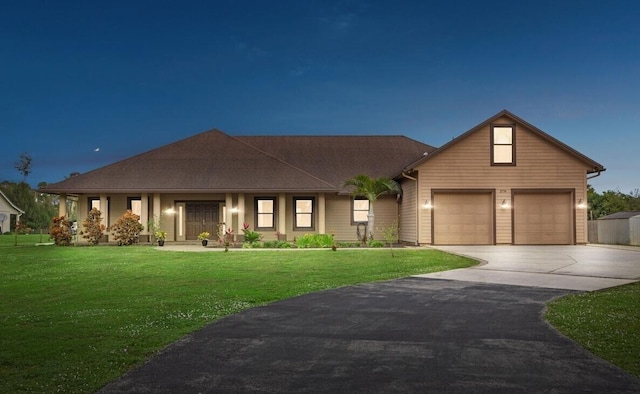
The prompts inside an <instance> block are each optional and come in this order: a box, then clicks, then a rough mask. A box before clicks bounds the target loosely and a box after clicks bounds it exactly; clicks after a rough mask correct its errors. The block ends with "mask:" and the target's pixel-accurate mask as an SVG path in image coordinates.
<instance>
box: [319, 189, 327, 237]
mask: <svg viewBox="0 0 640 394" xmlns="http://www.w3.org/2000/svg"><path fill="white" fill-rule="evenodd" d="M325 219H326V211H325V198H324V193H319V194H318V234H326V233H327V229H326V221H325Z"/></svg>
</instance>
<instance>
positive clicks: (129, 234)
mask: <svg viewBox="0 0 640 394" xmlns="http://www.w3.org/2000/svg"><path fill="white" fill-rule="evenodd" d="M143 229H144V226H143V225H142V224H141V223H140V216H138V215H136V214H135V213H133V212H131V210H130V209H128V210H127V211H126V212H125V213H124V214H123V215H122V216H120V217H119V218H118V220H116V222H115V223H114V224H113V225H112V226H111V227H110V231H112V232H113V235H114V239H115V240H116V241H118V245H132V244H133V243H135V242H136V240H137V239H138V236H139V235H140V232H141V231H142V230H143Z"/></svg>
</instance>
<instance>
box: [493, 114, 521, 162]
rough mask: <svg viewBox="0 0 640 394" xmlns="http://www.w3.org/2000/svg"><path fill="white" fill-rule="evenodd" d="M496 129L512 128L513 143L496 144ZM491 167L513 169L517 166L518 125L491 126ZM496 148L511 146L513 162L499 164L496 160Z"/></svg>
mask: <svg viewBox="0 0 640 394" xmlns="http://www.w3.org/2000/svg"><path fill="white" fill-rule="evenodd" d="M496 128H510V129H511V143H510V144H503V143H496V142H495V129H496ZM490 134H491V141H490V144H491V165H492V166H497V167H513V166H515V165H516V125H515V124H492V125H491V133H490ZM496 146H511V161H510V162H504V163H498V162H496V158H495V147H496Z"/></svg>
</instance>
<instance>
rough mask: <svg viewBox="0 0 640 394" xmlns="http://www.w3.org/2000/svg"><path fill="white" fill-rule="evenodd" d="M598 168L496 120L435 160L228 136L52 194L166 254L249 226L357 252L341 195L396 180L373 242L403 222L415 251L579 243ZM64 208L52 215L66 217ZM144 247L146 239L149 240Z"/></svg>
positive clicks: (369, 140)
mask: <svg viewBox="0 0 640 394" xmlns="http://www.w3.org/2000/svg"><path fill="white" fill-rule="evenodd" d="M602 171H604V168H603V167H602V165H600V164H598V163H596V162H595V161H593V160H591V159H589V158H588V157H586V156H584V155H582V154H581V153H579V152H577V151H575V150H574V149H572V148H570V147H568V146H567V145H565V144H563V143H561V142H559V141H558V140H556V139H554V138H553V137H551V136H549V135H548V134H546V133H544V132H542V131H541V130H539V129H538V128H536V127H534V126H532V125H530V124H528V123H527V122H525V121H524V120H522V119H520V118H518V117H517V116H515V115H513V114H511V113H509V112H508V111H502V112H500V113H498V114H497V115H495V116H493V117H491V118H490V119H488V120H486V121H484V122H483V123H481V124H480V125H478V126H476V127H474V128H473V129H471V130H469V131H468V132H466V133H464V134H462V135H461V136H460V137H458V138H456V139H454V140H453V141H451V142H450V143H448V144H446V145H444V146H443V147H441V148H439V149H436V148H434V147H432V146H430V145H427V144H424V143H421V142H418V141H415V140H412V139H410V138H407V137H404V136H252V137H247V136H241V137H238V136H230V135H228V134H225V133H223V132H221V131H218V130H212V131H207V132H204V133H201V134H197V135H195V136H193V137H190V138H187V139H184V140H181V141H177V142H175V143H172V144H169V145H166V146H164V147H161V148H158V149H155V150H152V151H149V152H146V153H143V154H140V155H137V156H134V157H131V158H129V159H125V160H122V161H120V162H117V163H114V164H111V165H108V166H105V167H102V168H99V169H97V170H94V171H91V172H88V173H85V174H81V175H77V176H74V177H71V178H69V179H66V180H64V181H62V182H59V183H55V184H51V185H47V186H46V187H44V188H42V189H41V191H42V192H48V193H55V194H59V195H60V197H61V202H65V201H66V199H67V198H68V197H71V198H77V200H78V213H79V218H78V219H79V221H80V222H82V220H83V219H84V217H83V216H86V213H87V212H88V211H89V210H90V209H91V207H97V208H98V209H100V210H101V211H102V212H103V216H104V217H105V224H106V225H109V224H111V223H113V222H114V221H115V220H116V219H117V218H118V217H119V216H121V215H122V213H124V211H125V210H126V209H132V210H133V211H134V212H136V213H138V214H139V215H140V216H141V221H142V223H143V224H145V225H146V223H147V221H149V220H153V219H155V220H158V219H160V222H161V226H162V229H163V230H165V231H167V232H168V233H169V235H168V240H174V241H184V240H191V239H196V237H197V235H198V233H200V232H201V231H203V230H206V231H209V232H212V233H214V232H215V231H216V228H217V227H218V225H221V226H223V227H224V226H226V227H231V228H232V229H233V230H234V232H235V233H236V234H238V233H239V231H238V230H239V229H241V228H242V224H243V223H244V222H247V223H249V224H250V225H251V228H252V229H255V230H256V231H258V232H261V233H263V234H264V236H265V240H268V239H275V238H276V236H277V235H276V234H277V233H278V234H280V235H281V236H282V237H286V239H289V240H292V239H293V238H294V237H296V236H299V235H302V234H305V233H332V234H334V235H335V238H336V239H338V240H344V241H353V240H355V239H356V228H357V226H358V223H360V222H365V221H366V220H367V218H366V211H367V209H368V202H367V201H366V200H356V201H354V200H353V199H352V198H351V196H350V194H349V190H345V189H344V188H343V187H342V186H343V184H344V181H345V180H346V179H348V178H351V177H353V176H355V175H358V174H366V175H368V176H370V177H381V176H386V177H391V178H394V179H396V180H397V181H398V182H399V183H400V184H401V186H402V188H403V195H402V196H383V197H381V198H380V199H378V201H376V203H375V213H376V225H377V227H378V228H377V229H375V230H376V231H375V237H376V238H378V239H380V238H382V236H381V230H380V229H381V228H382V227H385V226H388V225H390V224H391V223H392V222H393V221H394V220H398V221H399V226H400V240H401V241H402V242H405V243H409V244H489V245H491V244H576V243H578V244H580V243H586V242H587V231H586V220H587V218H586V209H584V207H586V204H587V201H586V198H587V176H588V175H590V174H594V175H593V176H597V175H598V174H600V172H602ZM64 206H65V204H63V203H61V204H60V207H61V209H62V211H61V212H60V214H61V215H63V214H65V212H63V210H64ZM145 234H148V233H145Z"/></svg>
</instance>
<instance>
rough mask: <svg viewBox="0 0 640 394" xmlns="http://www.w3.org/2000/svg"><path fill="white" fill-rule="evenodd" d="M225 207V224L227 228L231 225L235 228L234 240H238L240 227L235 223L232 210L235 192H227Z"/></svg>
mask: <svg viewBox="0 0 640 394" xmlns="http://www.w3.org/2000/svg"><path fill="white" fill-rule="evenodd" d="M224 207H225V210H224V212H225V218H224V225H225V227H226V228H229V227H231V228H232V229H233V240H234V241H235V240H236V236H237V235H238V231H240V229H239V228H238V227H237V226H234V225H233V213H232V212H231V210H232V209H233V194H231V193H227V194H225V198H224Z"/></svg>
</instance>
